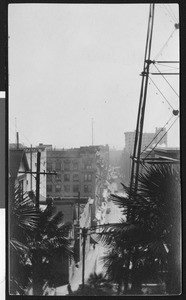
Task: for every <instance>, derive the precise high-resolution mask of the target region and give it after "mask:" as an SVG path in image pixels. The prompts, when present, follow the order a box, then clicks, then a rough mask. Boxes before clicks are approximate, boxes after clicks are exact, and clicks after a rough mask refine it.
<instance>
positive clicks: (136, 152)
mask: <svg viewBox="0 0 186 300" xmlns="http://www.w3.org/2000/svg"><path fill="white" fill-rule="evenodd" d="M153 25H154V4H150V10H149V20H148V29H147V39H146V47H145V57H144V66H143V72H142V74H141V75H142V82H141V92H140V100H139V107H138V116H137V124H136V131H135V141H134V149H133V156H132V167H131V178H130V192H132V188H134V191H135V192H137V188H138V175H139V164H140V154H141V145H142V136H143V124H144V116H145V106H146V98H147V87H148V78H149V67H150V64H151V63H153V61H151V60H150V54H151V44H152V33H153Z"/></svg>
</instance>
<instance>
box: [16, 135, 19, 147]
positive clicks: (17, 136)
mask: <svg viewBox="0 0 186 300" xmlns="http://www.w3.org/2000/svg"><path fill="white" fill-rule="evenodd" d="M16 145H17V149H19V132H16Z"/></svg>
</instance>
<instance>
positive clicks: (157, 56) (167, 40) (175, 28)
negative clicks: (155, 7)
mask: <svg viewBox="0 0 186 300" xmlns="http://www.w3.org/2000/svg"><path fill="white" fill-rule="evenodd" d="M175 31H176V28H174V30H173V32H172V33H171V35H170V36H169V38H168V39H167V41H166V43H165V44H164V45H163V46H162V48H161V49H160V51H159V52H158V54H157V55H156V56H155V58H154V60H157V58H158V57H159V56H160V54H161V52H162V51H163V49H164V48H165V47H166V46H167V44H168V42H169V40H170V39H171V37H172V36H173V34H174V32H175Z"/></svg>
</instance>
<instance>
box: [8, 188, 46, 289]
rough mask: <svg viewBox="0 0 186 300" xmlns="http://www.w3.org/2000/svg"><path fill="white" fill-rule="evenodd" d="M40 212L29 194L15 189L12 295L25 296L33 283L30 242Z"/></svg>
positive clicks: (12, 206) (11, 257) (11, 238)
mask: <svg viewBox="0 0 186 300" xmlns="http://www.w3.org/2000/svg"><path fill="white" fill-rule="evenodd" d="M39 216H40V212H39V211H38V210H37V209H36V208H35V207H34V205H33V202H32V200H31V199H30V198H29V196H28V194H27V193H23V194H22V192H21V191H20V189H19V188H18V187H15V190H14V197H12V198H11V199H10V211H9V219H10V222H9V225H10V227H9V238H10V239H9V240H10V248H9V257H10V260H9V264H10V293H11V294H16V293H19V294H24V293H25V291H26V290H27V288H28V286H29V284H30V281H31V273H32V270H31V264H30V249H29V246H28V240H29V238H30V235H31V234H32V233H33V232H34V231H35V230H36V229H37V225H38V222H39Z"/></svg>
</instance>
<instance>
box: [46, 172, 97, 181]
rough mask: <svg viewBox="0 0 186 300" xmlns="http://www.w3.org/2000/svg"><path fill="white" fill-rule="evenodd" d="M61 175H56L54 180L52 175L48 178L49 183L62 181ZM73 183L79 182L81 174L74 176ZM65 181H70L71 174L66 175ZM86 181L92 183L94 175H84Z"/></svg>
mask: <svg viewBox="0 0 186 300" xmlns="http://www.w3.org/2000/svg"><path fill="white" fill-rule="evenodd" d="M61 177H62V176H61V174H58V175H54V177H53V178H52V176H51V175H49V176H48V181H52V182H54V181H61V180H62V178H61ZM72 179H73V181H79V174H73V177H72ZM64 181H70V174H64ZM84 181H92V174H84Z"/></svg>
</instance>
